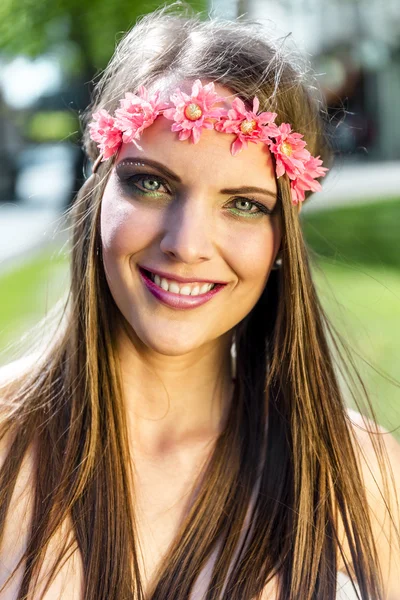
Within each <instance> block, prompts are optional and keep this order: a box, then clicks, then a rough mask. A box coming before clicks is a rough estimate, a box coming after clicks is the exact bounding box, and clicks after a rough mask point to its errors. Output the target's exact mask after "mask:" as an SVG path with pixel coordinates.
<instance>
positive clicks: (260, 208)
mask: <svg viewBox="0 0 400 600" xmlns="http://www.w3.org/2000/svg"><path fill="white" fill-rule="evenodd" d="M140 179H151V180H153V181H157V182H159V183H161V184H162V185H163V186H164V187H165V188H167V187H168V186H167V182H166V181H165V180H164V179H163V178H162V177H159V176H157V175H145V174H140V173H138V174H136V175H132V176H130V177H128V178H127V179H125V183H126V184H127V185H128V186H130V187H133V188H134V189H135V190H137V191H138V192H139V193H140V194H143V195H159V192H158V191H154V192H151V190H144V189H141V188H139V187H138V186H137V185H136V184H135V182H137V181H139V180H140ZM162 193H164V192H162ZM239 200H242V201H243V200H244V201H245V202H250V203H251V204H253V205H254V206H256V207H257V208H258V212H246V211H241V210H238V209H236V210H237V212H235V213H234V214H236V215H237V214H241V215H245V217H256V216H260V215H261V214H266V215H271V214H272V211H271V210H270V209H268V208H267V207H266V206H264V204H261V202H257V200H254V199H253V198H247V197H244V196H243V197H242V196H237V197H236V198H235V199H234V200H233V202H237V201H239Z"/></svg>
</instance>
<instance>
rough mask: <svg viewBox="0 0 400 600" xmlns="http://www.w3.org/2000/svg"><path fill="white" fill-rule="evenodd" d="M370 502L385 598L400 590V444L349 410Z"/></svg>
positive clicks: (386, 432) (396, 595)
mask: <svg viewBox="0 0 400 600" xmlns="http://www.w3.org/2000/svg"><path fill="white" fill-rule="evenodd" d="M348 416H349V422H350V432H351V434H352V436H353V439H354V442H355V443H354V448H355V452H356V457H357V459H358V461H359V465H360V470H361V474H362V477H363V481H364V486H365V492H366V497H367V502H368V508H369V513H370V516H371V524H372V529H373V535H374V539H375V543H376V546H377V551H378V556H379V558H380V564H381V567H382V574H383V579H384V584H385V585H386V589H385V593H386V596H385V598H386V599H387V600H392V599H393V600H394V599H398V598H399V595H398V593H399V590H400V543H399V541H400V540H399V535H400V512H399V500H400V444H399V442H398V441H397V440H396V438H395V437H394V436H393V435H392V434H391V433H389V432H388V431H387V430H386V429H385V428H383V427H381V426H380V425H376V424H375V423H373V422H372V421H370V420H369V419H367V418H366V417H365V416H363V415H361V414H360V413H358V412H356V411H353V410H348Z"/></svg>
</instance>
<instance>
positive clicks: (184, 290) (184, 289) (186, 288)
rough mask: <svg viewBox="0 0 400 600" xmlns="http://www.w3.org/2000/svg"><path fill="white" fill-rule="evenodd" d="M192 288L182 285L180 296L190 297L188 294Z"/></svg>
mask: <svg viewBox="0 0 400 600" xmlns="http://www.w3.org/2000/svg"><path fill="white" fill-rule="evenodd" d="M169 289H170V291H172V290H171V286H169ZM191 290H192V288H191V287H190V285H184V286H183V287H181V290H180V292H179V293H180V294H183V296H190V292H191Z"/></svg>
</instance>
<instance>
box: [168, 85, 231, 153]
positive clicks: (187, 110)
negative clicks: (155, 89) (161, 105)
mask: <svg viewBox="0 0 400 600" xmlns="http://www.w3.org/2000/svg"><path fill="white" fill-rule="evenodd" d="M170 99H171V102H173V103H174V104H175V108H169V109H167V110H164V113H163V114H164V117H166V118H167V119H170V120H171V121H175V123H174V124H173V125H172V126H171V131H179V139H180V140H187V139H188V138H190V136H192V140H193V143H194V144H197V142H198V141H199V139H200V135H201V130H202V129H213V127H214V123H213V121H212V120H211V119H218V118H219V117H220V116H221V115H222V114H224V113H225V109H223V108H213V106H214V104H216V103H217V102H224V98H220V97H219V96H218V95H217V94H216V92H215V89H214V83H212V82H211V83H208V84H207V85H204V86H203V84H202V83H201V81H200V79H196V81H195V82H194V83H193V86H192V94H191V96H188V95H187V94H185V93H184V92H182V91H181V90H180V89H179V88H178V89H177V90H176V92H175V94H172V96H171V98H170Z"/></svg>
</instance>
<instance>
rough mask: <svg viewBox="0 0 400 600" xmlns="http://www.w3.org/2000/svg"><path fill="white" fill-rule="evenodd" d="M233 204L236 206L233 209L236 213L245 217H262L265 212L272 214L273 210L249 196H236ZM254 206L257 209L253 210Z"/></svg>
mask: <svg viewBox="0 0 400 600" xmlns="http://www.w3.org/2000/svg"><path fill="white" fill-rule="evenodd" d="M233 205H234V206H235V208H232V209H231V210H232V211H233V212H234V214H235V215H240V216H243V217H261V216H262V215H264V214H271V211H270V210H269V209H268V208H267V207H266V206H264V205H263V204H261V203H260V202H256V201H255V200H249V199H248V198H236V200H234V201H233ZM252 208H256V210H251V209H252Z"/></svg>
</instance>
